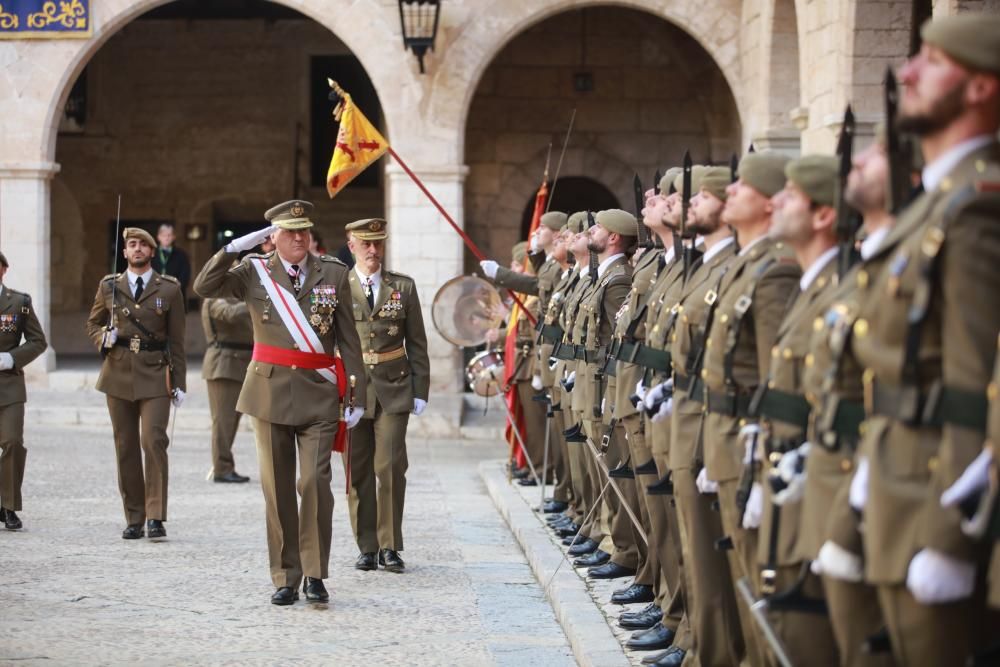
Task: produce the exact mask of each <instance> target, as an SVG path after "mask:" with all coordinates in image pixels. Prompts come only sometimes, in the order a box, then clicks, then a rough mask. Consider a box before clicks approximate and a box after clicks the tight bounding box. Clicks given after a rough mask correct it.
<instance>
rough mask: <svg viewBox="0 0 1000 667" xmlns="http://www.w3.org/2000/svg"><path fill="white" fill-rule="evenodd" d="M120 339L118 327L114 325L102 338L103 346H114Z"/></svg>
mask: <svg viewBox="0 0 1000 667" xmlns="http://www.w3.org/2000/svg"><path fill="white" fill-rule="evenodd" d="M117 340H118V328H117V327H112V328H111V329H108V330H107V331H105V332H104V338H103V339H102V340H101V347H114V344H115V341H117Z"/></svg>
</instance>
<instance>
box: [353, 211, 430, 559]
mask: <svg viewBox="0 0 1000 667" xmlns="http://www.w3.org/2000/svg"><path fill="white" fill-rule="evenodd" d="M344 229H345V230H346V231H347V234H348V236H347V244H348V246H349V247H350V248H351V254H352V255H354V259H355V262H356V263H355V265H354V269H353V270H352V271H351V272H350V276H349V277H348V282H349V283H350V285H351V297H352V299H353V302H354V304H353V308H354V323H355V326H357V329H358V336H359V337H360V339H361V340H362V341H364V343H363V346H364V348H367V352H364V353H363V357H364V362H365V364H366V372H367V374H368V375H367V381H368V394H367V396H366V397H365V414H364V416H363V417H362V418H361V423H360V424H359V425H358V427H357V428H356V429H355V430H354V433H353V434H352V438H351V447H350V452H349V453H348V452H344V460H345V465H347V466H349V467H350V480H351V490H350V497H349V499H348V503H349V505H350V509H351V526H352V527H353V528H354V538H355V540H357V543H358V549H360V551H361V555H360V556H358V560H357V562H356V563H355V564H354V567H356V568H357V569H359V570H374V569H377V568H378V565H382V566H383V567H385V569H386V570H388V571H390V572H402V571H403V568H404V567H405V565H404V563H403V559H402V558H401V557H400V555H399V552H400V551H402V550H403V530H402V525H403V505H404V500H405V497H406V496H405V494H406V468H407V465H408V464H407V459H406V426H407V423H408V422H409V418H410V412H412V413H413V414H415V415H417V416H418V417H419V416H420V415H421V414H422V413H423V411H424V409H425V408H426V407H427V398H428V394H429V393H430V384H431V376H430V372H431V368H430V360H429V359H428V357H427V334H426V332H425V331H424V319H423V314H422V313H421V311H420V299H419V298H418V296H417V286H416V284H414V282H413V279H412V278H410V277H409V276H406V275H403V274H402V273H397V272H395V271H389V270H387V269H385V268H383V266H382V258H383V256H384V253H385V239H386V238H387V237H388V232H387V230H386V222H385V220H381V219H379V218H372V219H369V220H358V221H356V222H352V223H351V224H349V225H347V226H346V227H345V228H344ZM348 455H349V456H350V459H349V460H348ZM376 478H377V480H378V483H377V484H376ZM376 554H377V555H378V559H377V563H376Z"/></svg>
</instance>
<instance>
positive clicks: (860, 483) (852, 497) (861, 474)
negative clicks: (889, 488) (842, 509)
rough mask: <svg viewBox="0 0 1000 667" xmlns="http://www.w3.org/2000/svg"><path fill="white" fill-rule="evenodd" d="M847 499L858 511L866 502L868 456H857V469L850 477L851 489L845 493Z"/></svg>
mask: <svg viewBox="0 0 1000 667" xmlns="http://www.w3.org/2000/svg"><path fill="white" fill-rule="evenodd" d="M847 501H848V502H849V503H851V507H853V508H854V509H855V510H857V511H858V512H860V511H862V510H863V509H864V508H865V504H867V503H868V458H867V457H865V456H862V457H860V458H858V469H857V470H856V471H855V472H854V477H853V478H852V479H851V490H850V492H849V493H848V494H847Z"/></svg>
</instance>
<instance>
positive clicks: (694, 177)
mask: <svg viewBox="0 0 1000 667" xmlns="http://www.w3.org/2000/svg"><path fill="white" fill-rule="evenodd" d="M706 169H708V167H703V166H702V165H700V164H696V165H694V166H693V167H691V196H692V197H693V196H695V195H696V194H698V191H699V190H701V179H702V177H703V176H704V175H705V170H706ZM674 189H675V190H677V192H684V170H683V169H681V170H680V171H679V172H677V177H676V178H675V179H674Z"/></svg>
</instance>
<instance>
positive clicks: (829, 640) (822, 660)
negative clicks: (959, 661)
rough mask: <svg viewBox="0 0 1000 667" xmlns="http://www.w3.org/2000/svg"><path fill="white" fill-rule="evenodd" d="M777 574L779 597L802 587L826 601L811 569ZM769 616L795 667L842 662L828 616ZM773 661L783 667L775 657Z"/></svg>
mask: <svg viewBox="0 0 1000 667" xmlns="http://www.w3.org/2000/svg"><path fill="white" fill-rule="evenodd" d="M769 510H770V507H769V506H768V505H766V504H765V506H764V511H765V512H767V511H769ZM774 571H775V580H774V582H775V591H776V593H775V594H776V595H779V596H780V595H781V594H782V593H784V592H787V591H788V590H789V589H791V588H793V587H798V588H799V593H800V595H801V596H802V597H803V598H806V599H811V600H822V599H823V584H822V582H821V581H820V579H819V577H817V576H816V575H814V574H813V573H812V572H809V571H808V570H807V571H806V572H805V575H804V576H803V569H802V566H801V565H800V564H795V565H779V566H777V567H775V568H774ZM767 617H768V620H769V621H770V623H771V627H773V628H774V632H775V634H776V635H778V639H779V640H780V641H781V643H782V644H783V645H784V647H785V652H786V653H787V654H788V657H789V659H790V660H791V661H792V664H793V665H810V666H812V665H816V667H824V666H828V667H833V666H834V665H836V664H837V663H838V662H839V659H838V657H837V643H836V641H835V640H834V638H833V629H832V628H831V627H830V619H829V617H828V616H827V615H826V614H825V613H819V612H811V611H802V610H788V609H781V608H780V607H778V608H773V607H772V608H770V609H768V612H767ZM771 662H772V664H773V665H775V667H779V663H778V662H777V661H776V660H775V659H774V658H773V656H771ZM939 664H946V663H939Z"/></svg>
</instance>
